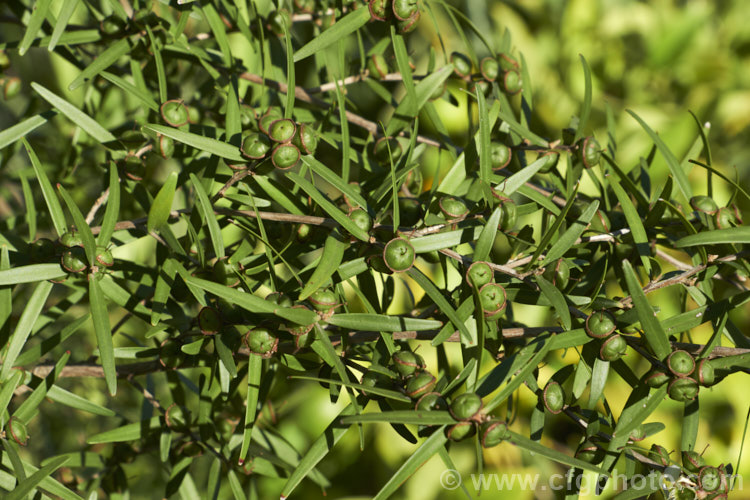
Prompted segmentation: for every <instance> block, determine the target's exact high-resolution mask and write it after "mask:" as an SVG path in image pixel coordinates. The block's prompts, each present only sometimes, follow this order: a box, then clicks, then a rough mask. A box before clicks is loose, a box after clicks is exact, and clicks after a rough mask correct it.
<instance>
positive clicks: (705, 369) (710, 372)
mask: <svg viewBox="0 0 750 500" xmlns="http://www.w3.org/2000/svg"><path fill="white" fill-rule="evenodd" d="M695 373H696V375H697V379H698V383H699V384H700V385H702V386H704V387H710V386H712V385H714V382H715V381H716V374H715V373H714V367H713V365H711V362H710V361H709V360H708V359H705V358H703V359H701V360H700V361H699V362H698V366H697V367H696V369H695Z"/></svg>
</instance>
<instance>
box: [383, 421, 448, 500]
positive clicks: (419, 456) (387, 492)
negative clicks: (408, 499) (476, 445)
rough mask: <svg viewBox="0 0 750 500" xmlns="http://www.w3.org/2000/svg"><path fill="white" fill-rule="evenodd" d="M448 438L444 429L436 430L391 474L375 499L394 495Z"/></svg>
mask: <svg viewBox="0 0 750 500" xmlns="http://www.w3.org/2000/svg"><path fill="white" fill-rule="evenodd" d="M446 441H448V438H447V437H445V433H444V432H443V430H442V429H438V430H436V431H435V432H434V433H433V434H432V435H431V436H430V437H428V438H427V439H425V440H424V442H423V443H422V444H421V445H420V446H419V448H417V450H416V451H415V452H414V453H413V454H412V455H411V456H410V457H409V458H408V459H406V462H404V463H403V465H401V467H400V468H399V469H398V470H397V471H396V473H395V474H394V475H393V476H391V478H390V479H389V480H388V482H387V483H385V486H383V488H382V489H381V490H380V491H379V492H378V494H377V495H375V497H374V499H373V500H385V499H386V498H389V497H390V496H391V495H393V494H394V493H395V492H396V490H398V488H399V486H401V485H402V484H403V483H404V481H406V480H407V479H409V478H410V477H411V476H412V474H414V473H415V472H416V471H417V469H419V468H420V467H421V466H422V465H423V464H424V463H425V462H427V461H428V460H429V459H430V458H432V456H433V455H435V454H436V453H437V452H438V451H439V450H440V448H442V447H443V446H445V443H446Z"/></svg>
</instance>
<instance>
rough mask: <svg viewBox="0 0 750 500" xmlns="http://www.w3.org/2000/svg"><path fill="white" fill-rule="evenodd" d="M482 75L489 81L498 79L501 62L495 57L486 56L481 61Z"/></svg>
mask: <svg viewBox="0 0 750 500" xmlns="http://www.w3.org/2000/svg"><path fill="white" fill-rule="evenodd" d="M479 67H480V71H481V72H482V77H484V79H485V80H487V81H488V82H494V81H495V80H497V76H498V75H499V74H500V63H498V62H497V59H495V58H494V57H489V56H488V57H485V58H484V59H482V61H481V62H480V63H479Z"/></svg>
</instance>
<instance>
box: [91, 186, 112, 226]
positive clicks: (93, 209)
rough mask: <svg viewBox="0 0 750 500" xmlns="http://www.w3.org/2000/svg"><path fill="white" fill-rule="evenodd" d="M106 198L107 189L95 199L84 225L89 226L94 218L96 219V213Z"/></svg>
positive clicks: (107, 195)
mask: <svg viewBox="0 0 750 500" xmlns="http://www.w3.org/2000/svg"><path fill="white" fill-rule="evenodd" d="M107 198H109V188H107V189H105V190H104V192H103V193H102V195H101V196H100V197H99V198H97V199H96V201H95V202H94V204H93V205H92V206H91V210H89V213H88V214H87V215H86V224H91V222H92V221H93V220H94V217H96V212H97V211H98V210H99V208H101V206H102V205H104V204H105V203H106V202H107Z"/></svg>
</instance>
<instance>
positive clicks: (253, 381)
mask: <svg viewBox="0 0 750 500" xmlns="http://www.w3.org/2000/svg"><path fill="white" fill-rule="evenodd" d="M262 369H263V358H261V357H260V356H256V355H253V354H251V355H250V357H249V358H248V360H247V395H246V396H245V400H246V401H247V403H246V405H245V424H244V427H243V433H242V448H241V449H240V457H239V465H242V464H243V463H244V462H245V458H247V449H248V448H249V447H250V439H251V438H252V433H253V427H255V413H256V412H257V410H258V394H259V393H260V378H261V374H262Z"/></svg>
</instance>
